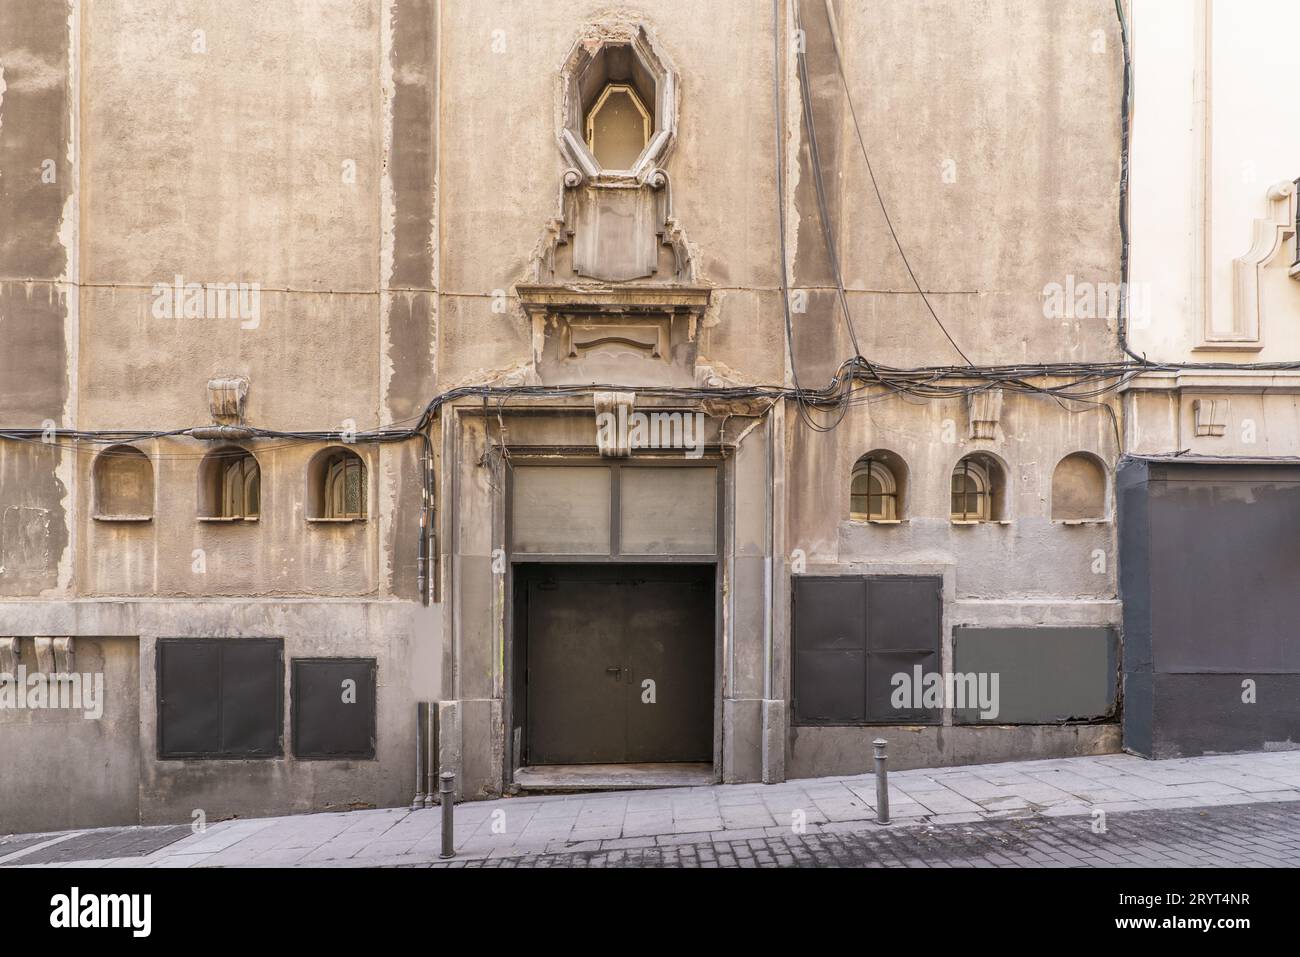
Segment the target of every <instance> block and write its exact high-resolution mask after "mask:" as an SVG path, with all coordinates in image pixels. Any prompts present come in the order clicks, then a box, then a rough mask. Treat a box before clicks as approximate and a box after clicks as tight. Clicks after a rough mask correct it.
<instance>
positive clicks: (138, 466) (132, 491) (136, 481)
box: [94, 445, 153, 522]
mask: <svg viewBox="0 0 1300 957" xmlns="http://www.w3.org/2000/svg"><path fill="white" fill-rule="evenodd" d="M94 487H95V512H94V516H95V518H96V519H98V520H99V521H110V522H147V521H149V520H150V519H151V518H153V464H152V463H151V462H150V461H149V456H147V455H145V454H144V453H143V452H141V451H140V450H139V449H137V448H135V447H134V446H132V445H114V446H112V447H110V448H107V449H105V450H104V451H103V452H100V453H99V457H98V458H96V459H95V468H94Z"/></svg>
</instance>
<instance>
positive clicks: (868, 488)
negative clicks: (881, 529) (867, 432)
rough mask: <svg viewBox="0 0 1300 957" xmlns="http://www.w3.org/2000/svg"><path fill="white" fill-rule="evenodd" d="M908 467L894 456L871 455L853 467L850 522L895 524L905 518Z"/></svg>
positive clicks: (880, 453) (889, 454)
mask: <svg viewBox="0 0 1300 957" xmlns="http://www.w3.org/2000/svg"><path fill="white" fill-rule="evenodd" d="M905 476H906V467H905V466H904V465H903V461H902V459H900V458H899V457H898V456H896V455H894V454H893V453H892V452H886V451H884V450H881V449H877V450H876V451H873V452H868V453H867V454H866V455H864V456H862V458H860V459H858V460H857V462H856V463H854V465H853V477H852V484H851V486H850V489H849V518H851V519H852V520H854V521H857V522H894V521H898V520H899V519H900V518H901V517H902V515H903V505H902V498H903V482H904V479H905Z"/></svg>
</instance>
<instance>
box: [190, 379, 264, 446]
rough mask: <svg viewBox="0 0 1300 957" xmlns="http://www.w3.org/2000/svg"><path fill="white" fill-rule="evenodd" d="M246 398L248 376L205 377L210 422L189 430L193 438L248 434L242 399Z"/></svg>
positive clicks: (223, 438)
mask: <svg viewBox="0 0 1300 957" xmlns="http://www.w3.org/2000/svg"><path fill="white" fill-rule="evenodd" d="M247 399H248V380H247V379H245V378H244V377H243V376H217V377H216V378H214V379H209V380H208V411H209V412H210V413H211V414H212V425H210V426H199V427H198V428H194V429H191V430H190V434H191V435H193V436H194V437H195V438H196V439H220V440H225V441H230V440H240V439H246V438H248V437H250V436H251V435H252V434H253V433H252V430H251V429H248V428H246V427H245V426H244V403H245V401H246V400H247Z"/></svg>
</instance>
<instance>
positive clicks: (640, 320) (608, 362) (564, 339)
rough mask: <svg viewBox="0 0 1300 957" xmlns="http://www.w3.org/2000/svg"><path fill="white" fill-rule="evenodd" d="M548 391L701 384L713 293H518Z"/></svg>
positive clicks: (620, 289)
mask: <svg viewBox="0 0 1300 957" xmlns="http://www.w3.org/2000/svg"><path fill="white" fill-rule="evenodd" d="M515 292H516V294H517V295H518V296H519V301H520V304H521V305H522V306H523V309H524V312H525V314H527V316H528V317H529V319H530V321H531V322H532V331H533V336H532V338H533V363H534V368H535V369H536V372H537V377H538V380H539V381H540V383H541V384H543V385H561V384H574V383H593V382H600V383H620V384H625V385H628V386H640V385H681V386H689V385H693V384H695V377H696V373H695V360H696V357H697V356H698V353H699V330H700V324H701V322H702V320H703V316H704V311H705V309H707V308H708V304H709V289H707V288H705V287H700V286H665V285H658V284H649V283H637V284H627V285H602V286H570V285H554V284H530V285H519V286H516V287H515Z"/></svg>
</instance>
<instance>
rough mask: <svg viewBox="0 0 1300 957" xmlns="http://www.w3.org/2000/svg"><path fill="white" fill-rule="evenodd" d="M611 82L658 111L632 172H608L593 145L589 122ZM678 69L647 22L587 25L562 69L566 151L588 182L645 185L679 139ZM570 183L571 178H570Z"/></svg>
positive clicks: (561, 134)
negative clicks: (590, 113) (631, 89)
mask: <svg viewBox="0 0 1300 957" xmlns="http://www.w3.org/2000/svg"><path fill="white" fill-rule="evenodd" d="M610 82H615V83H620V82H625V83H628V84H630V85H632V86H634V87H635V88H636V89H637V93H638V95H639V98H640V99H641V100H642V101H643V102H644V103H645V104H646V105H647V106H649V107H650V108H651V109H652V110H653V114H654V115H653V128H652V129H651V131H650V136H649V141H648V142H647V144H646V147H645V149H644V150H642V152H641V155H640V156H639V157H638V158H637V160H636V162H635V163H634V164H633V166H632V168H631V169H628V170H606V169H604V168H603V167H602V166H601V165H600V163H599V162H598V161H597V160H596V157H595V156H594V155H593V154H592V151H591V149H590V148H589V146H588V144H587V136H586V120H587V114H588V111H589V110H590V109H591V107H592V106H594V105H595V103H596V101H597V100H598V99H599V98H600V96H601V95H602V93H603V92H604V91H605V89H606V87H607V86H608V84H609V83H610ZM677 90H678V83H677V71H676V70H675V69H674V68H673V65H672V63H671V62H670V61H669V59H668V57H667V56H666V55H665V54H664V53H663V51H662V50H661V49H660V47H659V45H658V43H656V42H655V40H654V38H653V36H652V35H651V34H650V32H649V31H648V30H647V29H646V28H645V26H643V25H642V24H639V23H635V22H631V21H625V20H602V21H598V22H596V23H591V24H588V25H587V26H585V27H583V29H582V31H581V33H580V34H579V35H578V38H577V39H576V40H575V41H574V44H573V47H572V49H570V51H569V55H568V57H566V58H565V61H564V66H563V67H562V68H561V70H560V98H559V116H558V122H557V124H556V127H557V132H556V135H557V138H558V139H559V143H560V150H561V151H562V152H563V153H564V155H565V157H566V158H567V159H568V161H569V163H570V164H572V166H573V167H574V168H575V169H576V170H578V171H580V173H581V174H582V175H583V176H584V177H585V178H586V179H588V180H590V181H593V182H596V183H599V184H610V183H622V184H627V183H642V182H644V181H645V179H646V177H647V176H648V175H649V174H650V173H651V171H653V170H654V169H655V168H656V167H658V166H659V165H660V164H661V163H662V162H663V160H664V158H665V157H667V155H668V153H669V152H670V151H671V150H672V147H673V144H674V143H675V142H676V138H677ZM566 182H567V177H566Z"/></svg>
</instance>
